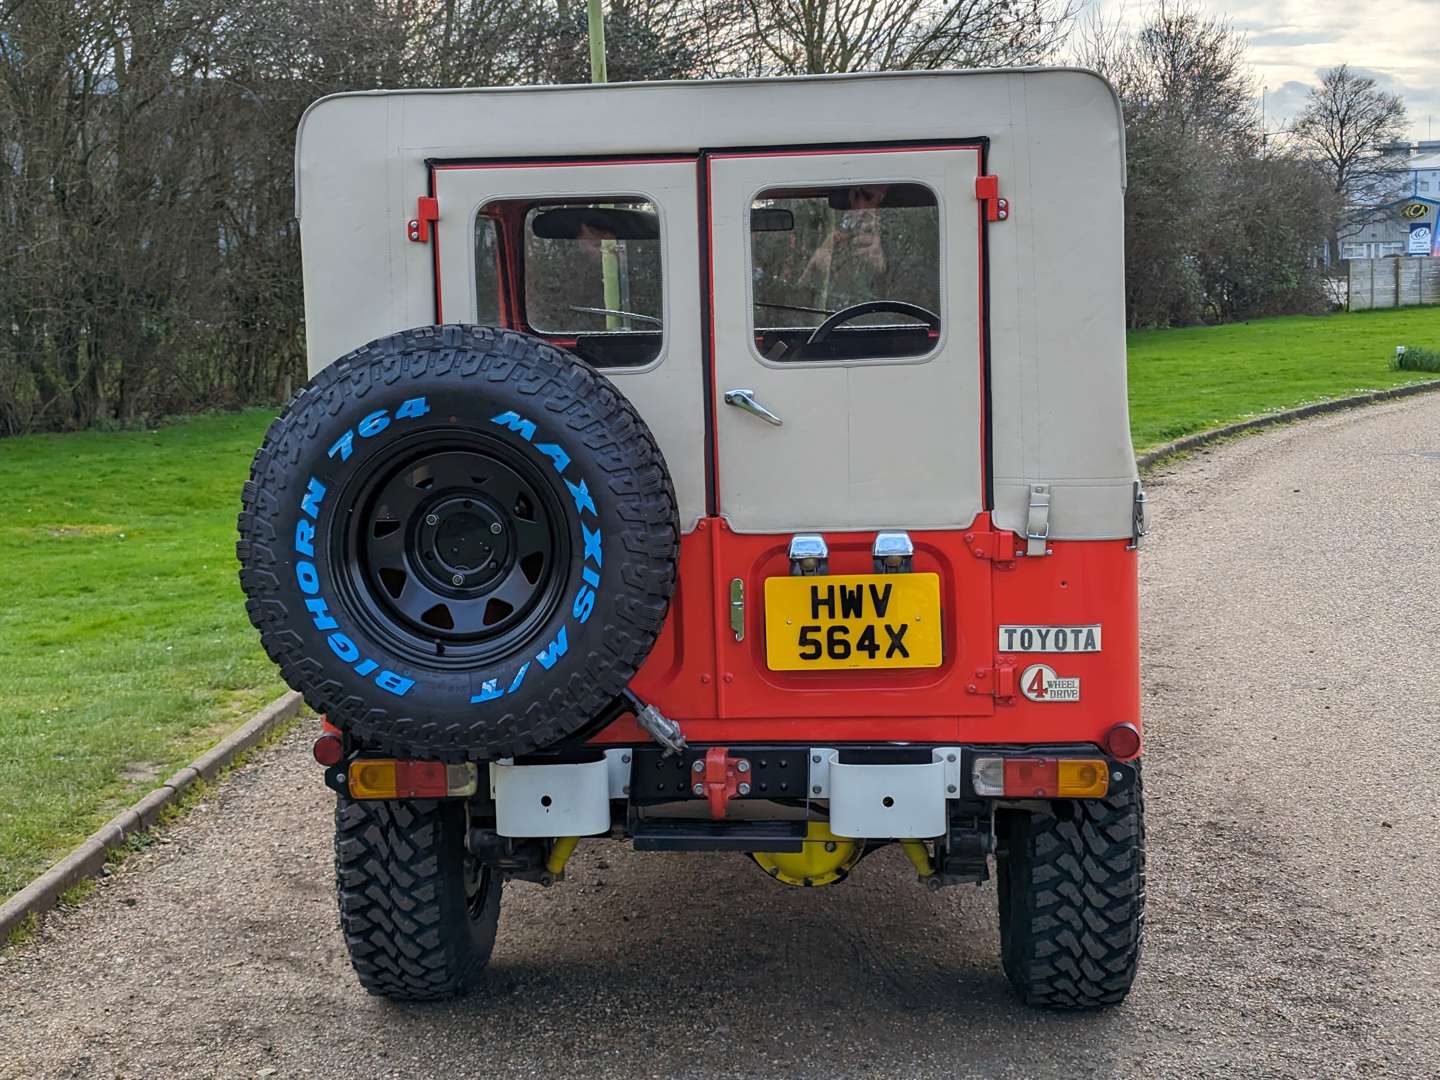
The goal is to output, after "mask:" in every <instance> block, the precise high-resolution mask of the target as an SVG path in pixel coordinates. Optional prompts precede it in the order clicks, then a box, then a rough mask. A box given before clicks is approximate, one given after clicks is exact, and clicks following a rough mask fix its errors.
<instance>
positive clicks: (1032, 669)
mask: <svg viewBox="0 0 1440 1080" xmlns="http://www.w3.org/2000/svg"><path fill="white" fill-rule="evenodd" d="M1020 692H1021V693H1022V694H1024V695H1025V696H1026V697H1027V698H1029V699H1030V700H1031V701H1041V702H1049V701H1079V700H1080V676H1078V675H1076V676H1073V677H1070V678H1061V677H1060V676H1059V675H1056V674H1055V669H1054V668H1052V667H1051V666H1050V665H1049V664H1031V665H1030V666H1029V667H1027V668H1026V669H1025V671H1024V673H1023V674H1022V675H1021V676H1020Z"/></svg>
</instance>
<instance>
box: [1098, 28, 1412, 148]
mask: <svg viewBox="0 0 1440 1080" xmlns="http://www.w3.org/2000/svg"><path fill="white" fill-rule="evenodd" d="M1092 2H1094V3H1098V5H1099V7H1100V9H1101V11H1103V12H1105V13H1106V14H1107V15H1112V14H1114V13H1116V12H1123V14H1124V17H1125V18H1126V19H1127V21H1131V22H1136V21H1139V18H1140V16H1141V14H1142V12H1143V10H1144V5H1143V4H1141V3H1139V2H1137V0H1092ZM1195 2H1196V3H1197V5H1198V6H1199V7H1201V8H1203V9H1205V10H1206V11H1211V12H1214V13H1215V14H1217V15H1220V16H1223V17H1225V18H1227V19H1229V20H1230V22H1231V24H1232V25H1233V26H1234V27H1235V29H1237V30H1239V31H1241V32H1242V33H1244V34H1245V35H1246V37H1247V38H1248V39H1249V42H1250V62H1251V64H1252V65H1253V66H1254V69H1255V74H1256V76H1257V77H1258V78H1259V79H1260V81H1261V82H1263V83H1264V85H1265V86H1266V87H1267V93H1266V95H1265V99H1266V107H1267V116H1268V118H1269V123H1267V125H1266V126H1267V127H1268V128H1269V129H1270V130H1271V131H1274V130H1275V129H1276V128H1278V127H1279V126H1280V124H1281V123H1283V122H1284V121H1285V120H1288V119H1289V118H1290V117H1292V116H1293V115H1294V114H1295V113H1296V112H1298V111H1299V109H1300V108H1301V107H1302V106H1303V105H1304V102H1305V92H1306V90H1307V89H1309V87H1311V86H1313V85H1315V83H1316V82H1318V81H1319V80H1318V74H1317V73H1318V72H1320V71H1323V70H1324V69H1326V68H1328V67H1333V66H1334V65H1336V64H1349V65H1350V67H1351V68H1352V69H1353V70H1357V71H1363V72H1364V73H1365V74H1367V75H1369V76H1370V77H1371V78H1373V79H1374V80H1375V81H1376V82H1377V83H1379V84H1380V86H1381V87H1383V88H1384V89H1385V90H1387V91H1389V92H1390V93H1393V94H1399V95H1400V96H1401V97H1402V98H1404V99H1405V105H1406V108H1407V109H1408V110H1409V116H1410V137H1411V138H1412V139H1414V140H1417V141H1418V140H1420V139H1429V138H1434V139H1440V0H1384V2H1381V0H1195Z"/></svg>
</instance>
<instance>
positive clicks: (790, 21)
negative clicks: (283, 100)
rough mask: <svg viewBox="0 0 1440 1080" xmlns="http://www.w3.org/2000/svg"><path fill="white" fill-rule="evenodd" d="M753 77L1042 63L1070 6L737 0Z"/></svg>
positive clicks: (1028, 0) (959, 0) (1033, 0)
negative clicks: (746, 29) (755, 75)
mask: <svg viewBox="0 0 1440 1080" xmlns="http://www.w3.org/2000/svg"><path fill="white" fill-rule="evenodd" d="M737 6H738V8H739V9H740V10H741V11H742V12H743V13H744V16H745V20H746V22H747V23H748V31H749V33H748V34H747V38H748V42H747V44H748V46H749V49H748V57H747V59H748V64H747V66H748V67H750V68H751V69H752V71H751V72H750V73H754V74H775V75H804V74H821V73H825V72H835V71H881V70H906V69H919V68H927V69H928V68H940V67H1006V66H1012V65H1023V64H1037V63H1039V62H1041V61H1042V60H1045V59H1047V58H1049V57H1050V56H1052V55H1054V53H1055V51H1056V49H1057V48H1059V46H1060V43H1061V41H1062V40H1063V38H1064V36H1065V34H1066V33H1067V31H1068V29H1069V26H1070V22H1071V20H1072V19H1073V17H1074V15H1075V11H1076V6H1075V5H1074V4H1073V3H1072V0H737Z"/></svg>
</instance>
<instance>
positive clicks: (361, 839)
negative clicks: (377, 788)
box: [335, 796, 502, 1001]
mask: <svg viewBox="0 0 1440 1080" xmlns="http://www.w3.org/2000/svg"><path fill="white" fill-rule="evenodd" d="M335 885H336V895H337V897H338V900H339V904H340V928H341V930H342V932H343V933H344V935H345V946H346V948H347V949H348V950H349V953H350V963H351V965H352V966H353V967H354V968H355V973H356V974H357V975H358V976H359V977H360V984H361V985H362V986H364V987H365V989H366V990H368V991H369V992H370V993H372V994H377V995H379V996H380V997H387V998H392V999H394V1000H396V1001H430V1000H433V999H435V998H445V997H454V996H455V995H456V994H460V993H464V991H465V990H467V989H468V988H469V987H471V986H473V985H474V983H475V981H476V979H478V978H479V976H480V973H481V972H482V971H483V970H484V969H485V965H486V964H487V963H488V962H489V960H490V952H491V950H492V949H493V948H494V947H495V928H496V926H497V924H498V923H499V920H500V891H501V888H502V886H501V881H500V877H499V875H497V874H495V873H493V872H492V871H491V870H490V869H489V868H487V867H482V866H479V865H478V864H476V863H475V862H473V861H472V860H471V859H470V858H469V857H468V856H467V855H466V852H465V807H464V805H463V804H461V803H458V802H443V803H442V802H433V801H419V800H417V801H413V802H360V801H352V800H350V799H347V798H345V797H343V796H342V797H341V798H340V799H339V800H338V802H337V803H336V806H335Z"/></svg>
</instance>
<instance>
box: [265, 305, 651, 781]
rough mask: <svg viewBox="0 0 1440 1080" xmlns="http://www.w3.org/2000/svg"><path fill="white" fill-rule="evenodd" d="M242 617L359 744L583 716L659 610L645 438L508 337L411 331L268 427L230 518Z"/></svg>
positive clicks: (473, 739) (557, 364)
mask: <svg viewBox="0 0 1440 1080" xmlns="http://www.w3.org/2000/svg"><path fill="white" fill-rule="evenodd" d="M239 531H240V541H239V543H238V544H237V547H236V550H237V553H238V555H239V558H240V564H241V571H240V581H241V585H242V587H243V588H244V590H245V593H246V596H247V598H248V599H247V603H246V610H247V612H248V613H249V616H250V621H251V622H252V623H254V625H255V626H256V628H257V629H258V630H259V631H260V640H261V643H262V644H263V645H264V647H265V650H266V652H267V653H269V655H270V657H271V659H273V660H274V661H275V662H276V663H277V664H278V665H279V666H280V671H281V675H282V676H283V677H284V679H285V681H286V682H288V683H289V684H290V685H291V686H292V687H294V688H295V689H297V690H299V691H300V692H301V693H302V694H304V696H305V700H306V702H307V703H308V704H309V705H310V706H311V707H312V708H313V709H315V710H316V711H317V712H323V713H326V714H328V715H329V717H330V719H331V721H332V722H334V723H335V724H337V725H338V726H339V727H341V728H342V729H344V730H345V731H346V733H347V734H348V735H349V736H350V737H351V739H352V741H353V742H355V743H357V744H358V745H359V746H361V747H363V748H365V749H368V750H375V751H380V752H383V753H391V754H397V755H401V756H415V757H427V758H431V759H440V760H451V761H456V760H463V759H467V758H468V759H474V760H480V759H487V758H495V757H509V756H516V755H520V754H524V753H527V752H529V751H532V750H535V749H538V748H542V747H545V746H548V745H551V744H553V743H555V742H557V741H559V740H560V739H562V738H564V737H565V736H567V735H570V734H572V733H574V732H576V731H577V730H578V729H580V728H581V727H583V726H584V725H586V724H587V723H589V722H590V721H591V720H593V719H594V718H595V717H596V716H597V715H598V714H600V713H601V712H602V711H603V710H604V708H605V706H606V705H608V704H609V703H610V702H611V701H612V700H613V699H614V698H615V696H616V695H617V694H618V693H619V692H620V691H621V690H623V689H624V688H625V687H626V686H627V685H628V683H629V681H630V679H631V677H632V676H633V675H634V674H635V671H636V669H637V668H638V667H639V665H640V664H641V662H642V661H643V660H644V659H645V657H646V655H647V654H648V653H649V651H650V649H651V647H652V646H653V644H654V642H655V638H656V636H657V635H658V634H659V632H660V628H661V625H662V623H663V622H664V619H665V614H666V610H667V608H668V605H669V601H670V596H671V593H672V591H673V589H674V584H675V563H676V558H677V551H678V544H679V526H678V522H677V519H676V509H675V495H674V491H673V489H672V487H671V483H670V479H669V476H668V474H667V472H666V470H665V463H664V460H663V458H662V457H661V454H660V451H659V449H658V447H657V446H656V445H655V440H654V438H653V437H652V436H651V434H650V431H649V429H648V428H647V427H646V426H645V424H644V422H643V421H642V420H641V419H640V417H639V415H638V414H637V413H636V412H635V410H634V409H633V408H632V407H631V405H630V403H629V402H628V401H626V400H625V398H624V397H623V396H622V395H621V394H620V392H619V391H618V390H616V389H615V387H614V386H613V385H611V383H610V382H609V381H608V380H606V379H605V378H604V377H603V376H601V375H600V374H599V373H598V372H596V371H595V369H594V368H592V367H591V366H590V365H589V364H587V363H585V362H584V361H583V360H580V359H579V358H577V357H575V356H573V355H571V354H569V353H567V352H564V351H562V350H560V349H556V348H554V347H552V346H550V345H549V344H547V343H545V342H543V341H541V340H539V339H537V338H534V337H531V336H528V335H524V334H518V333H514V332H512V331H507V330H496V329H491V328H485V327H473V326H436V327H424V328H420V329H416V330H409V331H406V332H404V333H400V334H395V335H393V336H391V337H387V338H382V339H380V340H378V341H374V342H371V343H370V344H369V345H366V346H364V347H363V348H360V349H357V350H355V351H354V352H352V353H350V354H349V355H347V356H345V357H344V358H342V359H341V360H339V361H337V362H336V363H334V364H332V365H330V367H328V368H326V369H325V370H324V371H322V372H320V374H319V375H317V376H316V377H315V379H314V380H313V381H312V382H311V383H309V384H308V385H307V386H306V387H305V388H304V389H302V390H301V391H300V393H299V394H298V395H297V396H296V397H295V399H294V400H293V401H292V402H291V403H290V405H289V406H288V407H287V408H286V409H285V411H284V412H283V413H282V414H281V416H280V417H279V418H278V419H277V420H276V421H275V422H274V423H273V424H272V425H271V427H270V430H269V432H268V433H267V434H266V436H265V441H264V444H263V445H262V446H261V448H260V450H259V451H258V452H257V453H256V455H255V460H254V463H253V465H252V467H251V470H250V480H249V482H248V483H246V485H245V490H244V495H243V507H242V512H241V514H240V519H239Z"/></svg>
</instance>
